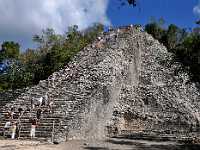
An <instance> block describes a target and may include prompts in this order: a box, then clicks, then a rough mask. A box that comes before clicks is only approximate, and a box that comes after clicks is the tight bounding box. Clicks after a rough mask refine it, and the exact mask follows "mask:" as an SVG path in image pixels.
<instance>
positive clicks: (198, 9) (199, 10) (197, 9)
mask: <svg viewBox="0 0 200 150" xmlns="http://www.w3.org/2000/svg"><path fill="white" fill-rule="evenodd" d="M193 12H194V13H195V14H196V15H197V16H198V17H200V0H199V3H198V5H196V6H195V7H194V8H193Z"/></svg>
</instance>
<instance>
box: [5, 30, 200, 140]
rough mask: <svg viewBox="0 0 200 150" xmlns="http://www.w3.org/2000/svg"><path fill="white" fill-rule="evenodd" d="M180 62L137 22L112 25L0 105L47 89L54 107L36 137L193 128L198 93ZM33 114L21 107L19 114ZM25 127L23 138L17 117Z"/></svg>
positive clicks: (199, 109)
mask: <svg viewBox="0 0 200 150" xmlns="http://www.w3.org/2000/svg"><path fill="white" fill-rule="evenodd" d="M180 68H181V65H180V64H179V63H177V62H173V55H172V54H171V53H169V52H168V51H167V49H166V48H165V47H164V46H163V45H162V44H160V43H159V42H158V41H157V40H155V39H153V38H152V36H151V35H149V34H147V33H145V32H144V31H143V30H142V29H141V28H140V27H136V26H127V27H121V28H118V29H112V30H110V31H109V32H106V33H102V35H100V36H99V37H98V39H96V40H95V42H94V43H93V44H91V45H88V46H87V47H85V48H84V49H83V50H82V51H80V52H79V53H78V54H77V55H76V56H75V57H74V58H73V60H72V61H71V62H70V63H69V64H68V65H67V66H65V67H64V68H62V69H61V70H60V71H58V72H55V73H53V74H52V75H51V76H50V77H49V78H48V79H47V80H44V81H40V83H39V84H38V85H36V86H34V87H31V88H30V89H28V91H27V92H25V93H22V94H21V96H19V97H18V98H17V99H16V100H14V101H13V102H12V103H9V104H7V105H6V106H5V107H4V110H6V109H7V108H9V107H10V105H15V106H16V107H19V106H20V107H22V106H23V107H24V108H27V107H31V106H30V105H31V104H30V103H31V101H34V100H36V99H37V98H39V97H41V96H44V95H46V94H48V95H49V97H50V98H51V99H53V101H54V108H53V109H54V112H53V114H44V115H43V116H42V119H41V122H42V123H41V124H40V125H39V127H38V134H37V132H36V136H38V137H45V138H51V137H52V134H51V133H52V130H53V138H55V139H59V140H65V139H66V138H71V139H83V138H92V139H95V138H96V139H101V138H105V137H106V136H118V135H123V134H132V133H138V132H139V133H152V134H153V133H156V134H170V135H171V134H178V135H186V134H198V133H199V131H200V130H199V129H200V128H199V124H200V93H199V91H198V89H197V88H196V87H195V84H194V83H192V82H190V80H189V76H188V74H187V73H185V72H184V71H181V69H180ZM35 113H36V112H35V111H34V110H33V111H32V112H27V113H26V112H25V113H24V120H25V118H26V119H27V118H28V115H31V114H32V115H34V114H35ZM22 119H23V118H22ZM22 122H23V120H22ZM52 122H54V124H52ZM53 125H54V127H52V126H53ZM22 126H23V125H22ZM24 126H26V128H25V127H24V128H23V127H22V130H23V132H22V133H24V134H22V135H23V136H24V137H26V136H29V134H28V131H29V127H30V124H28V122H27V121H24ZM36 130H37V129H36ZM25 133H27V134H25ZM45 135H46V136H45Z"/></svg>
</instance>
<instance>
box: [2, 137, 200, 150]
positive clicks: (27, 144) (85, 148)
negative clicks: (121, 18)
mask: <svg viewBox="0 0 200 150" xmlns="http://www.w3.org/2000/svg"><path fill="white" fill-rule="evenodd" d="M0 150H200V145H181V144H178V143H176V142H153V141H144V140H130V139H106V140H104V141H96V140H95V141H91V140H90V141H84V140H81V141H68V142H64V143H61V144H58V145H53V144H47V143H46V144H45V143H40V142H38V141H20V140H0Z"/></svg>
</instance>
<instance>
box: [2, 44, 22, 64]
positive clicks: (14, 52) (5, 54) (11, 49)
mask: <svg viewBox="0 0 200 150" xmlns="http://www.w3.org/2000/svg"><path fill="white" fill-rule="evenodd" d="M19 52H20V45H19V44H18V43H15V42H13V41H6V42H3V44H2V45H1V51H0V61H2V60H3V59H9V58H14V59H18V57H19Z"/></svg>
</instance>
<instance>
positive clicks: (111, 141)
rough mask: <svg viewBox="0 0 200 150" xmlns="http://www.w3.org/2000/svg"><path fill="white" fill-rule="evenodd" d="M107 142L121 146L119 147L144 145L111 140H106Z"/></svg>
mask: <svg viewBox="0 0 200 150" xmlns="http://www.w3.org/2000/svg"><path fill="white" fill-rule="evenodd" d="M106 142H108V143H112V144H119V145H143V144H142V143H138V142H132V141H126V140H120V141H119V140H113V139H109V140H106Z"/></svg>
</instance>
